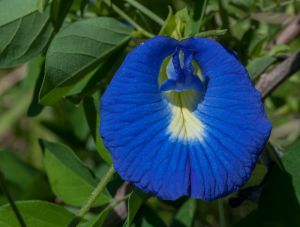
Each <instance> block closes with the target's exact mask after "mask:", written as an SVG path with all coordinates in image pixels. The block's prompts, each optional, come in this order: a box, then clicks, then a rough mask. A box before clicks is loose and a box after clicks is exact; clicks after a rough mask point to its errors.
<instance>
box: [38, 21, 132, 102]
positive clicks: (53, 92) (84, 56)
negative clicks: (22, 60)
mask: <svg viewBox="0 0 300 227" xmlns="http://www.w3.org/2000/svg"><path fill="white" fill-rule="evenodd" d="M130 33H131V30H130V29H129V28H128V27H127V26H126V25H124V24H122V23H120V22H118V21H117V20H115V19H113V18H106V17H101V18H91V19H86V20H81V21H77V22H75V23H72V24H71V25H70V26H68V27H66V28H65V29H64V30H62V31H60V32H59V33H58V34H57V35H56V36H55V38H54V39H53V41H52V42H51V45H50V47H49V49H48V52H47V55H46V68H45V78H44V81H43V85H42V88H41V92H40V102H41V103H42V104H45V105H52V104H54V103H55V102H57V101H58V100H59V99H60V98H61V97H62V96H63V95H65V94H66V93H67V92H68V91H69V90H70V89H71V88H72V87H73V86H74V84H76V82H77V81H79V80H80V79H81V78H82V77H83V76H85V75H86V74H87V73H88V72H90V71H91V70H93V69H94V68H96V67H97V66H98V65H99V64H100V63H101V62H102V61H103V60H105V59H106V58H107V57H108V56H110V55H111V54H112V53H113V52H114V51H116V50H117V49H119V48H120V47H122V46H124V45H125V44H126V43H127V42H128V41H129V40H130ZM83 44H84V45H83Z"/></svg>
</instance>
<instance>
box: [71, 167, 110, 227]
mask: <svg viewBox="0 0 300 227" xmlns="http://www.w3.org/2000/svg"><path fill="white" fill-rule="evenodd" d="M114 173H115V170H114V168H113V166H111V167H110V169H109V170H108V171H107V173H106V174H105V176H104V177H103V178H102V180H101V181H100V182H99V184H98V185H97V186H96V188H95V189H94V191H93V192H92V193H91V195H90V197H89V198H88V199H87V201H86V203H85V204H84V205H83V206H82V208H81V209H80V210H79V212H78V214H77V216H76V217H75V218H73V220H72V221H71V223H70V224H69V225H68V226H69V227H70V226H72V227H73V226H77V225H78V224H79V223H80V221H81V220H82V218H83V217H84V216H85V214H86V213H87V212H89V210H90V209H91V207H92V206H93V204H94V202H95V200H96V199H97V197H98V196H99V195H100V194H101V193H102V192H103V191H104V189H105V187H106V186H107V184H108V182H109V181H110V180H111V178H112V177H113V175H114Z"/></svg>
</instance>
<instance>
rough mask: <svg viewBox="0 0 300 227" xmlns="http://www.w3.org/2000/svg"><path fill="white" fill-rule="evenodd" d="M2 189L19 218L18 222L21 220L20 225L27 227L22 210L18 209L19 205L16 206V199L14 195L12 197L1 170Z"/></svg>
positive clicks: (0, 181)
mask: <svg viewBox="0 0 300 227" xmlns="http://www.w3.org/2000/svg"><path fill="white" fill-rule="evenodd" d="M0 189H2V191H3V194H4V195H5V196H6V198H7V200H8V202H9V204H10V206H11V208H12V209H13V211H14V213H15V215H16V217H17V219H18V222H19V224H20V226H21V227H26V224H25V222H24V219H23V218H22V215H21V213H20V211H19V210H18V207H17V206H16V204H15V202H14V200H13V199H12V197H11V195H10V193H9V191H8V189H7V187H6V184H5V179H4V176H3V174H2V172H1V171H0Z"/></svg>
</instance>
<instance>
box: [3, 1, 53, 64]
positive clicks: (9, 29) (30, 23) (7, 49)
mask: <svg viewBox="0 0 300 227" xmlns="http://www.w3.org/2000/svg"><path fill="white" fill-rule="evenodd" d="M0 15H1V17H0V68H7V67H13V66H16V65H20V64H23V63H25V62H26V61H28V60H30V59H31V58H33V57H35V56H37V55H38V54H40V53H41V52H42V51H43V50H44V49H45V48H46V46H47V44H48V43H49V41H50V38H51V36H52V34H53V26H52V24H51V22H50V20H49V10H46V11H45V12H43V13H40V12H39V11H38V9H37V2H36V1H33V0H24V1H23V0H1V1H0ZM29 31H30V32H29Z"/></svg>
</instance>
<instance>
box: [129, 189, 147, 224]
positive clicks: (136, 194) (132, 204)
mask: <svg viewBox="0 0 300 227" xmlns="http://www.w3.org/2000/svg"><path fill="white" fill-rule="evenodd" d="M147 198H148V195H147V194H145V193H143V192H141V191H138V190H136V189H134V190H133V191H132V193H131V195H130V197H129V199H128V216H127V220H126V222H125V223H124V226H125V227H129V226H131V224H132V223H133V219H134V217H135V215H136V214H137V212H138V211H139V209H140V208H141V206H142V205H143V203H144V202H145V200H146V199H147Z"/></svg>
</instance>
